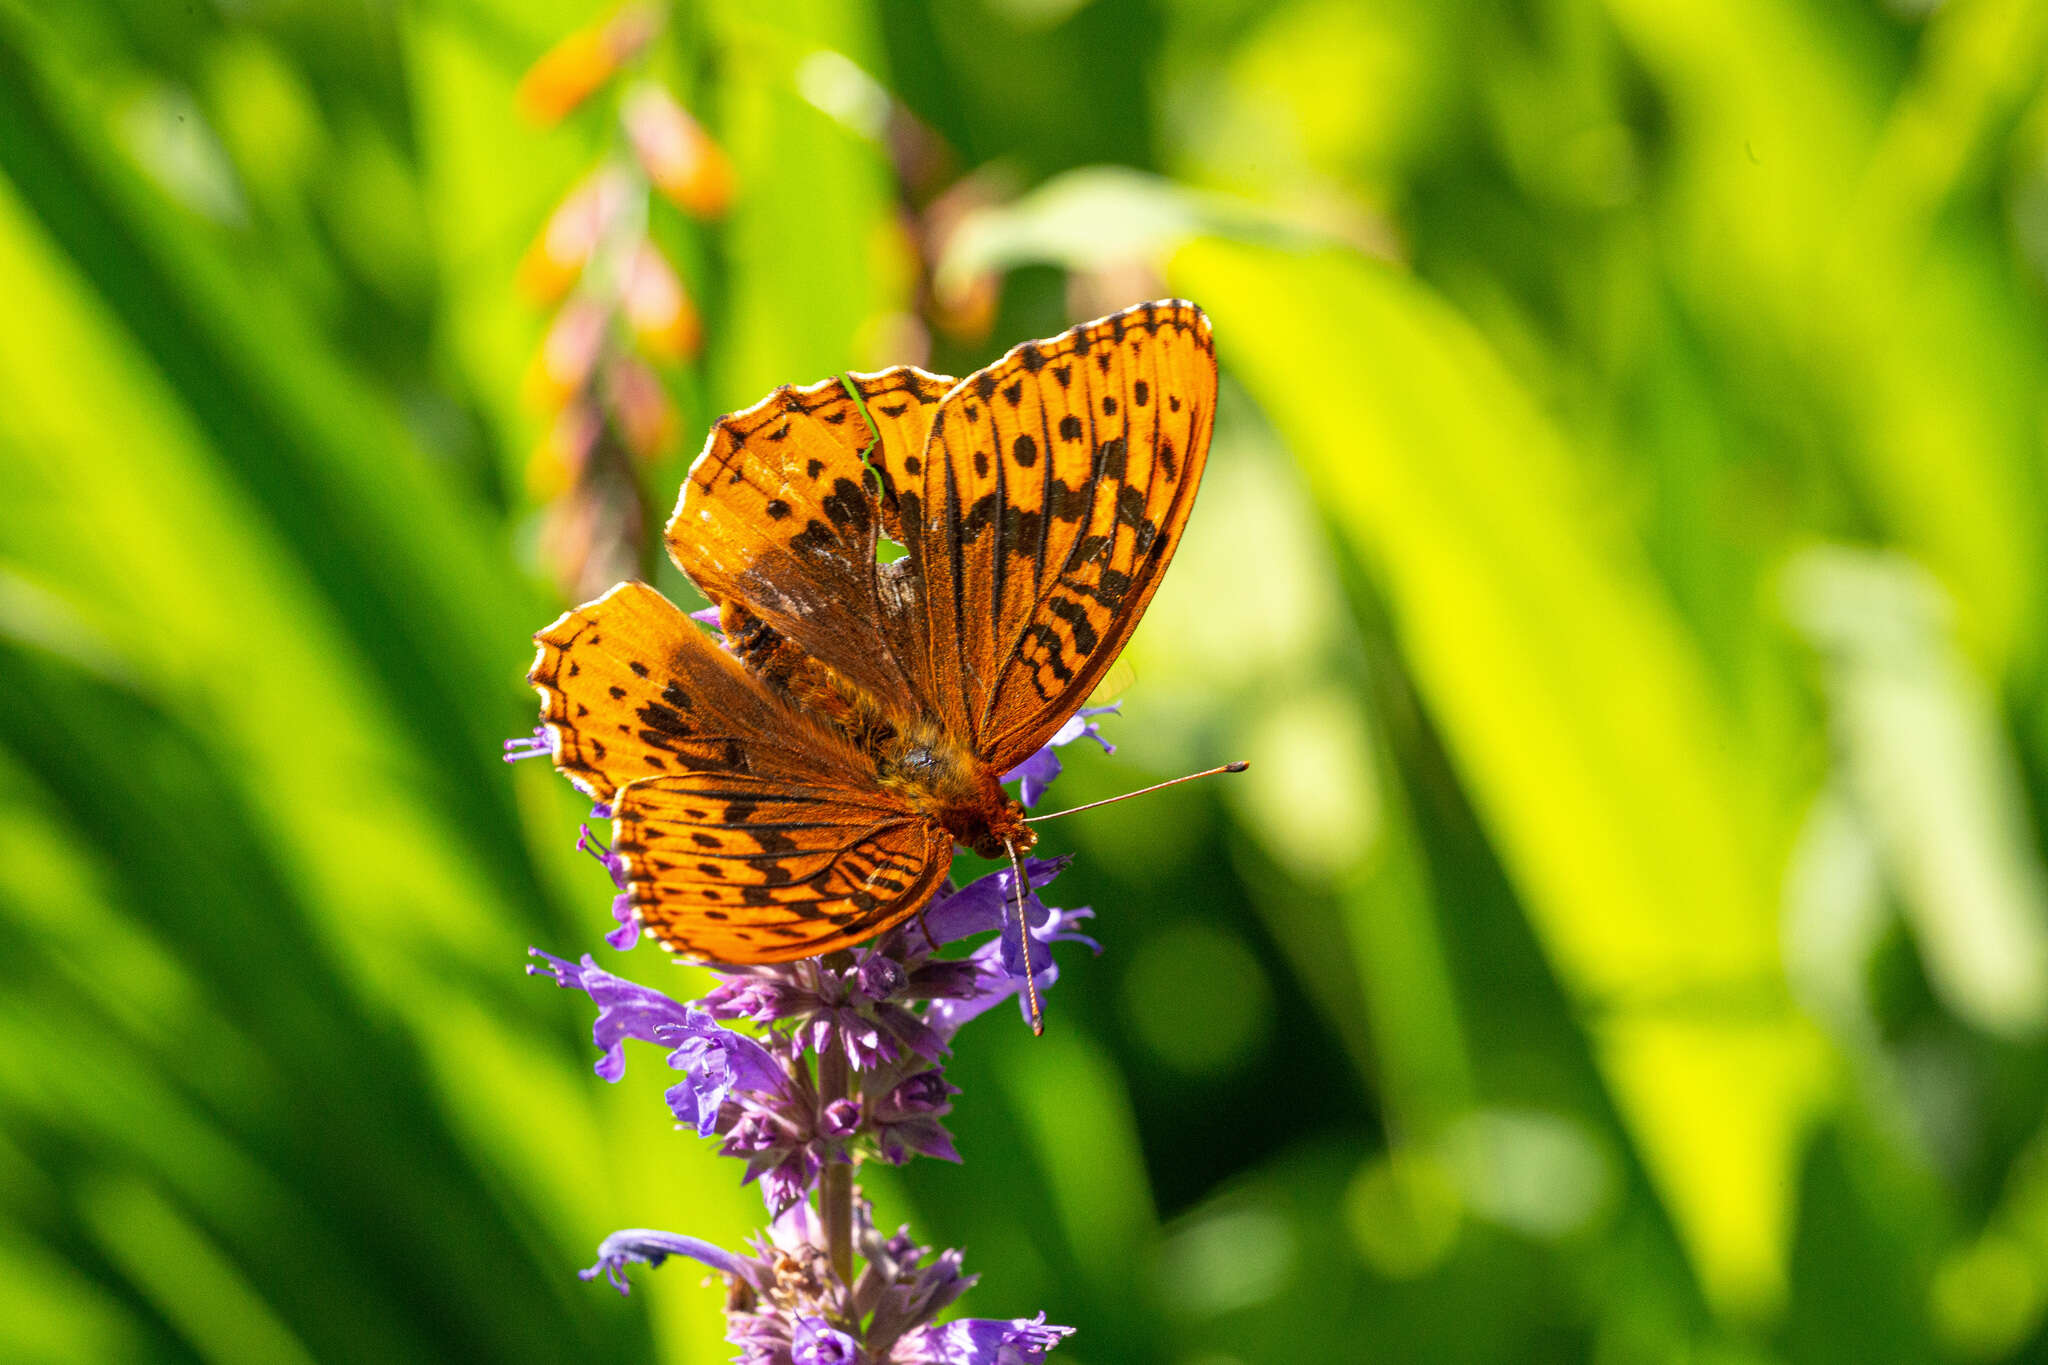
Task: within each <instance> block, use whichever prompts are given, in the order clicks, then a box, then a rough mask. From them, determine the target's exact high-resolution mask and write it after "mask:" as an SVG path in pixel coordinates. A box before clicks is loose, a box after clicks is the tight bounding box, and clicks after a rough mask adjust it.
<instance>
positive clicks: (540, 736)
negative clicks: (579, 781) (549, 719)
mask: <svg viewBox="0 0 2048 1365" xmlns="http://www.w3.org/2000/svg"><path fill="white" fill-rule="evenodd" d="M554 754H555V742H554V741H553V740H552V739H550V738H548V727H547V726H545V725H539V726H535V727H534V731H533V733H532V734H531V735H521V736H520V737H519V738H518V739H508V740H506V741H505V761H506V762H507V763H517V762H518V761H519V760H520V759H522V758H542V757H546V758H553V757H554Z"/></svg>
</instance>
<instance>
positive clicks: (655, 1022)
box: [526, 948, 738, 1081]
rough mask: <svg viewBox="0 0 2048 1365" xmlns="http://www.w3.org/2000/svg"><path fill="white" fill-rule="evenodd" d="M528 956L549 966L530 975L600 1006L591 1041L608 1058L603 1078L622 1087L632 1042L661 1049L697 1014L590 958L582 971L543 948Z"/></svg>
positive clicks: (600, 1070) (602, 1063)
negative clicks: (665, 1035) (667, 1034)
mask: <svg viewBox="0 0 2048 1365" xmlns="http://www.w3.org/2000/svg"><path fill="white" fill-rule="evenodd" d="M527 952H528V953H529V954H531V955H532V956H534V957H537V958H540V959H542V961H543V962H544V963H545V964H546V965H544V966H539V967H535V966H532V965H531V964H529V965H528V966H527V968H526V970H527V973H528V974H529V975H532V976H552V977H553V978H554V979H555V984H556V985H558V986H560V987H561V988H562V989H563V990H567V991H582V992H583V993H584V994H586V995H588V996H589V997H590V998H591V999H592V1000H593V1001H595V1002H596V1003H597V1022H596V1024H594V1025H593V1026H592V1027H591V1038H592V1040H593V1041H595V1042H596V1044H597V1045H598V1047H600V1048H602V1049H603V1050H604V1056H603V1057H601V1058H599V1059H598V1063H597V1074H598V1075H599V1076H602V1077H603V1078H604V1079H605V1080H608V1081H616V1080H617V1079H618V1078H619V1077H621V1076H623V1075H624V1074H625V1073H626V1052H625V1047H624V1043H625V1040H626V1039H628V1038H638V1039H641V1040H642V1041H644V1042H649V1043H658V1042H661V1041H662V1038H661V1036H660V1030H662V1029H664V1028H668V1027H673V1026H677V1025H683V1024H687V1023H689V1021H690V1013H691V1012H690V1011H689V1010H688V1009H686V1008H685V1007H684V1006H682V1005H680V1004H678V1003H677V1002H676V1001H674V1000H671V999H670V998H669V997H668V996H666V995H663V994H662V993H661V992H660V991H657V990H653V989H651V988H649V987H647V986H636V985H634V984H633V983H632V982H631V981H627V980H625V979H624V978H623V977H617V976H613V975H612V974H611V973H610V972H608V971H606V970H605V969H604V968H602V967H600V966H598V965H597V962H596V960H595V959H594V958H592V957H591V956H590V954H588V953H585V954H584V955H583V961H582V963H581V964H580V965H579V964H577V963H574V962H569V961H567V960H565V959H563V958H559V957H556V956H554V955H553V954H552V953H544V952H542V951H541V950H540V949H538V948H529V949H527ZM734 1036H738V1035H734Z"/></svg>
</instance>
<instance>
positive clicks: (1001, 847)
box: [874, 720, 1038, 858]
mask: <svg viewBox="0 0 2048 1365" xmlns="http://www.w3.org/2000/svg"><path fill="white" fill-rule="evenodd" d="M874 757H875V777H876V780H878V781H879V782H880V783H881V784H882V785H883V786H884V787H887V788H889V789H890V790H891V791H895V792H898V793H900V794H901V795H902V796H903V798H904V799H905V800H906V801H908V802H909V803H910V805H911V806H912V807H913V808H914V809H916V810H917V811H918V813H919V814H921V815H923V816H924V817H925V818H926V819H928V820H930V821H931V822H932V823H933V824H936V825H942V826H944V827H945V829H946V831H947V833H949V834H951V835H952V836H953V842H954V843H956V844H961V845H964V846H965V847H967V848H971V849H973V850H974V851H975V852H976V853H978V854H980V855H981V856H982V857H984V858H1001V857H1003V856H1005V854H1006V852H1007V851H1008V850H1010V849H1015V850H1016V851H1017V852H1018V853H1025V852H1028V851H1030V849H1031V847H1032V846H1033V845H1034V844H1036V843H1037V842H1038V831H1037V830H1034V829H1032V828H1031V826H1029V825H1027V824H1025V823H1024V807H1023V806H1021V805H1019V804H1018V803H1017V801H1016V800H1015V799H1013V798H1012V797H1011V796H1010V795H1009V793H1007V792H1005V791H1004V790H1003V784H1002V774H1000V773H998V772H996V770H995V769H993V768H991V767H989V765H988V764H987V763H984V762H983V761H982V760H981V758H980V757H979V756H978V755H976V754H974V753H973V752H972V751H971V750H969V749H968V748H967V747H966V746H964V745H962V744H960V743H959V742H958V741H956V740H954V739H953V738H952V737H951V736H949V735H948V734H946V732H945V731H944V730H942V729H941V728H940V727H938V726H937V725H934V724H933V723H931V722H930V721H926V720H917V721H911V722H908V723H907V724H905V725H904V726H902V727H901V729H899V730H898V732H897V734H896V735H895V737H894V738H893V739H891V740H890V741H889V742H888V743H887V744H884V745H883V746H881V748H880V750H879V751H878V752H877V753H876V754H875V755H874Z"/></svg>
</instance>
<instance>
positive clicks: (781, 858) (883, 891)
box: [613, 773, 953, 962]
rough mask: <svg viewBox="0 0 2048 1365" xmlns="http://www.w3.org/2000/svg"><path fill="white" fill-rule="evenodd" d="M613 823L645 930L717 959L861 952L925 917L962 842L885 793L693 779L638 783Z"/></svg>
mask: <svg viewBox="0 0 2048 1365" xmlns="http://www.w3.org/2000/svg"><path fill="white" fill-rule="evenodd" d="M615 818H616V820H617V830H618V839H617V842H616V843H614V844H613V852H614V853H616V854H618V855H619V856H621V857H623V858H624V859H625V860H626V869H627V873H626V875H627V890H628V893H629V894H630V895H631V897H632V900H633V905H634V908H635V909H636V910H637V911H638V913H639V916H640V922H641V923H642V924H643V925H645V926H646V927H647V928H649V929H651V930H653V932H654V934H655V936H656V937H657V938H658V939H660V940H661V941H662V942H663V943H664V944H665V945H667V946H668V947H670V948H673V949H675V950H676V951H678V952H682V953H684V954H686V955H689V956H691V957H696V958H701V959H703V960H706V961H712V962H782V961H787V960H790V959H792V958H799V957H812V956H815V955H817V954H819V953H826V952H831V951H832V950H833V949H835V948H841V947H845V946H848V945H850V944H854V943H858V942H860V941H861V940H863V939H866V938H869V937H871V936H873V935H875V934H877V933H880V932H881V931H882V930H884V929H887V928H889V927H890V926H891V925H893V924H896V923H897V922H899V921H901V920H903V919H905V918H906V917H908V916H909V915H911V914H912V913H914V912H915V911H917V910H918V909H920V908H922V907H923V906H924V904H925V903H926V901H928V900H929V899H930V898H931V894H932V891H933V890H934V888H935V887H936V886H937V885H938V883H939V881H940V879H942V878H943V877H944V876H945V875H946V869H947V867H948V866H949V865H950V863H951V861H952V852H953V841H952V839H951V838H950V837H949V836H947V835H946V833H945V832H944V831H943V830H936V829H934V828H933V827H932V826H931V825H929V824H928V823H927V822H925V821H923V820H921V819H919V818H917V817H915V816H913V815H911V814H910V813H909V812H908V811H906V810H904V809H903V808H901V807H900V806H897V805H895V804H894V803H893V802H892V801H891V800H890V799H888V798H887V797H886V796H885V794H884V793H883V792H882V791H881V790H880V789H879V788H874V789H872V790H871V791H869V792H862V791H861V790H859V789H858V788H855V787H851V786H847V785H843V784H840V785H831V786H823V785H813V784H806V783H800V782H792V781H788V780H784V779H775V778H764V777H758V776H754V775H751V774H719V773H691V774H687V775H684V776H680V777H663V778H649V779H644V780H642V781H638V782H634V783H631V784H629V785H628V786H627V787H625V788H624V789H623V790H622V791H621V792H620V793H619V797H618V802H617V808H616V816H615Z"/></svg>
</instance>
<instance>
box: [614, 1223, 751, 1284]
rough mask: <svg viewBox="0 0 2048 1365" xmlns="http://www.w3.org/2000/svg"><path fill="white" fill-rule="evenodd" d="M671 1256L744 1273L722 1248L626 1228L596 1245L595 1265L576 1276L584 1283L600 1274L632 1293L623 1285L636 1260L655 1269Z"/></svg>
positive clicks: (722, 1271)
mask: <svg viewBox="0 0 2048 1365" xmlns="http://www.w3.org/2000/svg"><path fill="white" fill-rule="evenodd" d="M671 1256H688V1257H689V1258H690V1259H692V1260H695V1261H701V1262H703V1263H704V1264H705V1265H708V1266H710V1267H711V1268H712V1269H713V1270H716V1271H718V1272H719V1273H720V1274H722V1275H739V1276H744V1274H745V1271H744V1269H743V1266H744V1261H743V1259H742V1258H741V1257H738V1256H735V1255H733V1254H732V1253H731V1252H730V1251H727V1250H726V1249H725V1248H724V1247H719V1246H713V1245H712V1244H711V1243H709V1242H706V1241H703V1240H701V1239H699V1238H696V1237H685V1236H683V1235H682V1234H681V1233H677V1232H657V1231H655V1230H654V1229H652V1228H627V1229H626V1230H624V1231H623V1232H615V1233H613V1234H612V1235H611V1236H609V1237H607V1238H605V1239H604V1241H602V1242H600V1243H598V1247H597V1264H596V1265H594V1266H592V1267H590V1269H588V1270H581V1271H578V1272H577V1274H578V1275H579V1276H581V1277H582V1278H583V1279H586V1280H594V1279H596V1278H597V1277H598V1276H599V1275H602V1276H604V1277H605V1278H606V1279H607V1280H610V1281H611V1283H612V1287H613V1288H615V1289H617V1290H618V1291H619V1292H620V1293H621V1294H625V1293H630V1292H631V1290H632V1286H631V1285H629V1284H627V1283H626V1267H627V1266H629V1265H631V1264H633V1263H634V1262H636V1261H637V1262H641V1263H644V1264H646V1265H649V1266H658V1265H660V1264H661V1263H662V1262H663V1261H665V1260H667V1259H668V1258H669V1257H671Z"/></svg>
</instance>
